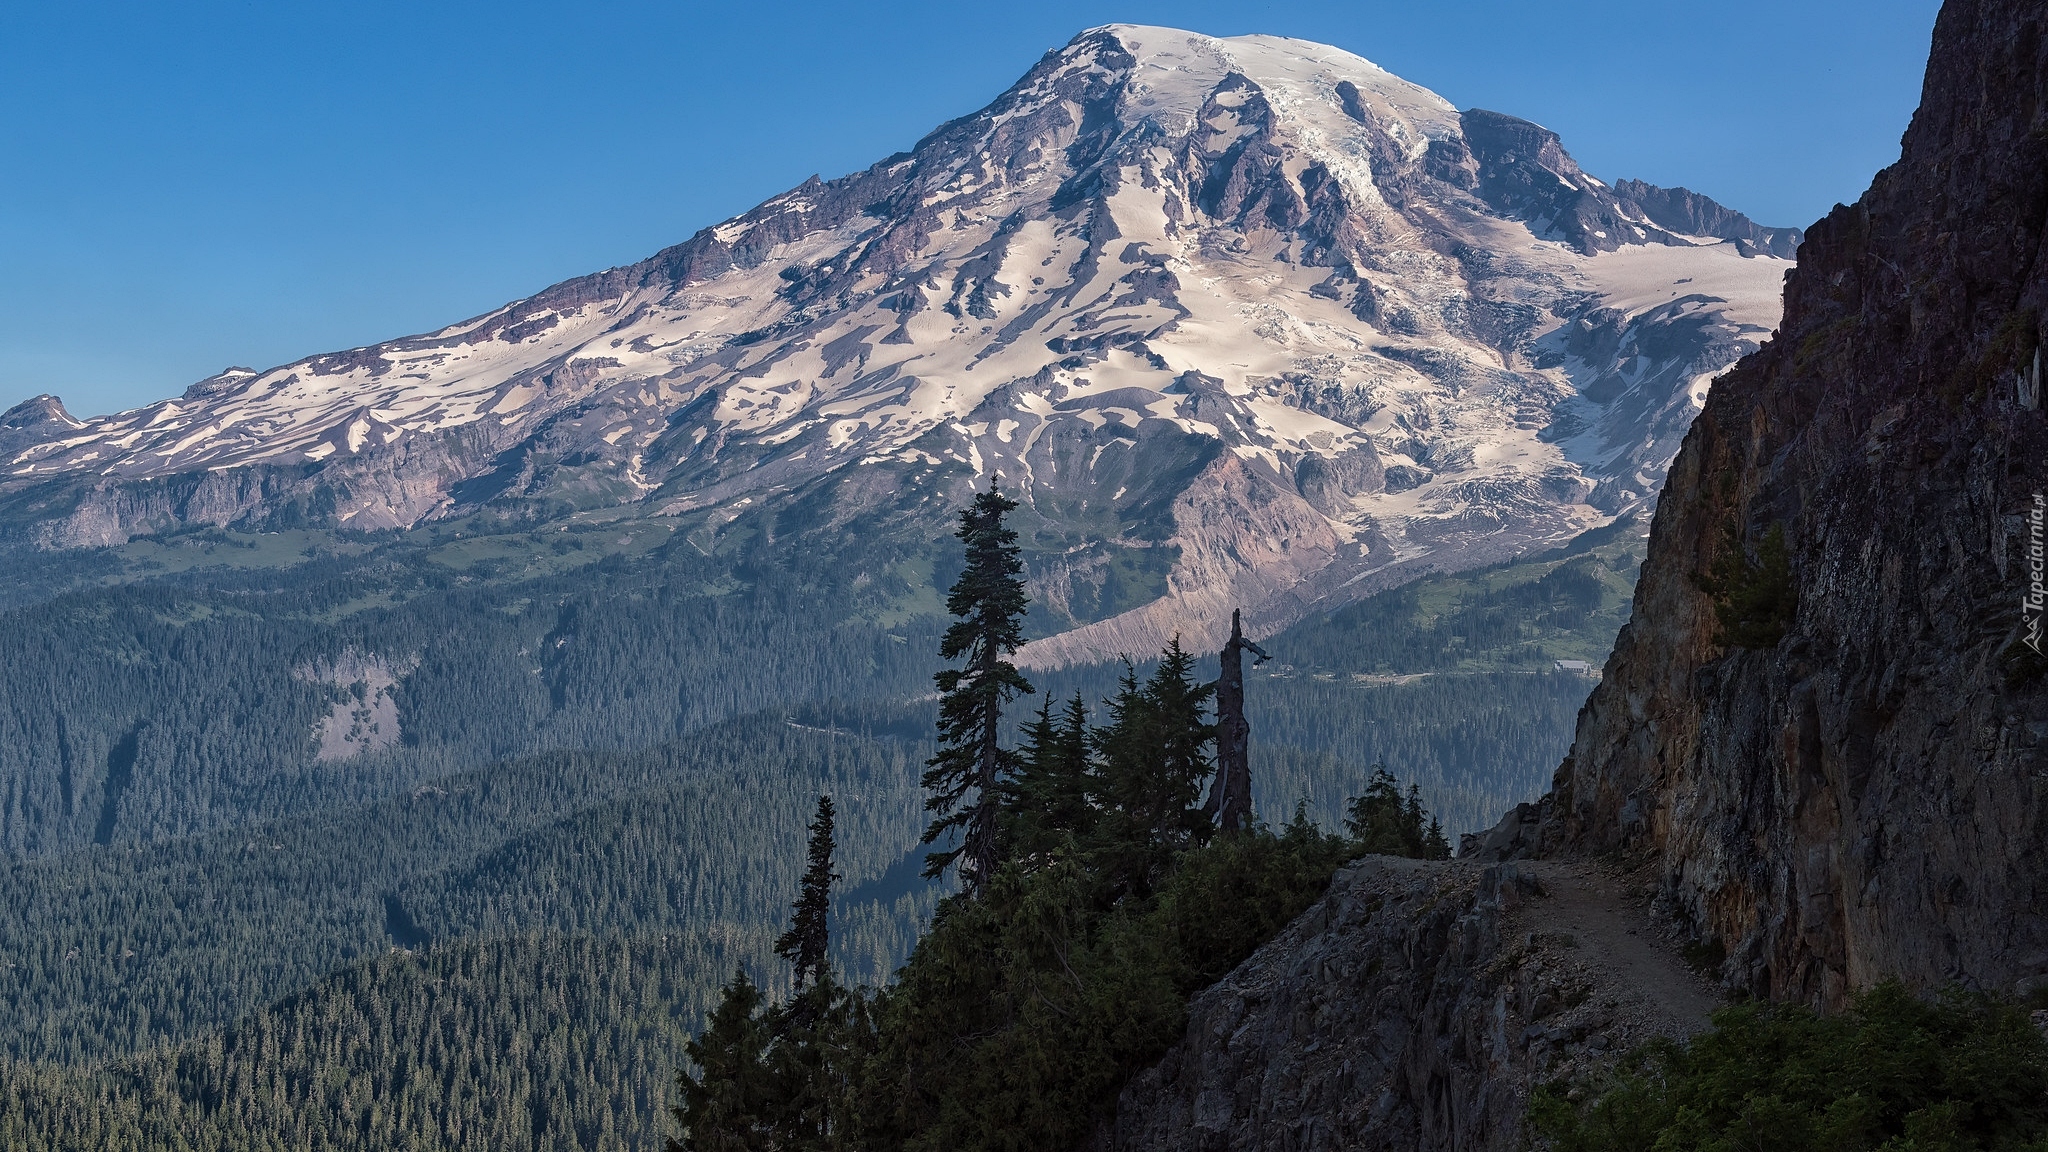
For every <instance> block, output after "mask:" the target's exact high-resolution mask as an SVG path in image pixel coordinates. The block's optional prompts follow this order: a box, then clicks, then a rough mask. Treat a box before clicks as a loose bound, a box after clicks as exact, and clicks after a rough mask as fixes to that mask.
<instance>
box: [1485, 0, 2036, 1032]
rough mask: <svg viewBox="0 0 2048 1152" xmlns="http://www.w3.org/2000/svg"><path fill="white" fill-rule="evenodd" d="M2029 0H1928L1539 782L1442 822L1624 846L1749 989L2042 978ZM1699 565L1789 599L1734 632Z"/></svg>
mask: <svg viewBox="0 0 2048 1152" xmlns="http://www.w3.org/2000/svg"><path fill="white" fill-rule="evenodd" d="M2044 22H2048V12H2044V10H2043V8H2042V7H2041V6H2040V5H2039V4H2036V3H2024V2H2020V0H1951V2H1950V3H1949V4H1947V5H1946V6H1945V7H1944V8H1943V10H1942V13H1941V16H1940V19H1939V21H1938V22H1937V24H1936V27H1935V36H1934V47H1933V53H1932V56H1931V58H1930V61H1929V65H1928V72H1927V80H1926V85H1925V89H1924V92H1923V95H1922V102H1921V106H1920V109H1919V111H1918V113H1917V114H1916V115H1915V116H1914V118H1913V123H1912V126H1911V128H1910V129H1909V130H1908V131H1907V133H1906V136H1905V140H1904V148H1903V152H1902V155H1901V158H1900V160H1899V162H1898V163H1897V164H1896V165H1894V166H1893V167H1891V168H1889V169H1887V170H1885V171H1884V172H1883V173H1881V174H1879V176H1878V177H1877V179H1876V181H1875V182H1874V183H1873V184H1872V186H1871V188H1870V191H1869V192H1868V193H1867V194H1865V196H1864V197H1863V198H1862V199H1861V200H1860V201H1859V202H1858V203H1856V204H1855V205H1852V206H1848V207H1838V208H1837V209H1836V210H1835V211H1834V212H1833V213H1831V214H1830V215H1829V216H1828V218H1827V219H1825V220H1823V221H1822V222H1820V223H1819V224H1817V225H1815V226H1814V228H1813V229H1812V230H1811V231H1810V232H1809V233H1808V235H1807V239H1806V243H1805V245H1804V247H1803V248H1801V250H1800V254H1799V266H1798V269H1797V271H1796V272H1794V273H1793V274H1792V276H1791V277H1790V278H1789V280H1788V282H1787V285H1786V299H1785V318H1784V322H1783V326H1782V327H1781V329H1780V331H1779V333H1778V335H1777V337H1776V338H1775V339H1774V340H1772V341H1771V342H1770V343H1769V344H1768V345H1767V346H1766V347H1765V348H1764V349H1763V350H1762V351H1760V352H1758V353H1757V354H1756V355H1754V356H1752V357H1750V358H1749V359H1748V360H1746V361H1744V363H1743V364H1742V365H1741V366H1740V367H1739V368H1737V369H1736V370H1735V371H1734V372H1731V373H1730V374H1729V375H1727V376H1725V377H1723V378H1722V379H1721V380H1720V381H1719V382H1718V383H1717V384H1716V385H1715V387H1714V391H1713V394H1712V396H1711V397H1710V398H1709V399H1708V401H1707V404H1706V408H1705V410H1704V411H1703V412H1702V414H1701V415H1700V417H1699V419H1698V421H1697V422H1696V423H1695V424H1694V425H1693V428H1692V430H1691V432H1690V433H1689V434H1688V436H1687V438H1686V441H1685V445H1684V448H1683V449H1682V450H1681V452H1680V453H1679V456H1678V458H1677V461H1676V463H1675V464H1674V465H1673V468H1672V471H1671V474H1670V480H1669V483H1668V485H1667V486H1666V488H1665V489H1664V493H1663V496H1662V498H1661V500H1660V501H1659V503H1658V507H1657V515H1656V523H1655V527H1654V529H1653V532H1652V535H1651V540H1650V552H1649V560H1648V562H1647V563H1646V564H1645V565H1644V567H1643V573H1642V577H1641V583H1640V584H1639V586H1638V588H1637V593H1636V605H1635V618H1634V620H1633V622H1631V623H1630V624H1629V626H1628V627H1627V628H1626V629H1625V630H1624V631H1623V633H1622V635H1621V638H1620V640H1619V642H1618V644H1617V646H1616V649H1615V652H1614V655H1613V657H1612V658H1611V659H1610V660H1609V662H1608V665H1607V669H1606V675H1605V678H1604V679H1603V681H1602V683H1601V685H1600V686H1599V688H1598V689H1596V690H1595V692H1594V694H1593V696H1592V699H1591V700H1590V701H1589V702H1588V704H1587V706H1586V709H1585V711H1584V713H1583V714H1582V715H1581V717H1580V720H1579V728H1578V734H1577V738H1576V741H1575V743H1574V745H1573V747H1572V751H1571V755H1570V757H1569V758H1568V759H1567V760H1566V761H1565V763H1564V765H1563V766H1562V767H1561V768H1560V769H1559V770H1558V773H1557V778H1556V782H1555V788H1554V791H1553V792H1552V794H1551V795H1550V796H1548V797H1547V798H1545V799H1544V801H1543V802H1542V803H1541V804H1540V805H1534V806H1529V807H1527V808H1525V809H1524V810H1523V811H1520V812H1518V813H1515V814H1514V815H1512V816H1510V818H1509V819H1508V821H1506V822H1505V823H1504V824H1503V825H1502V826H1501V827H1500V828H1498V829H1496V830H1495V831H1494V832H1493V833H1492V834H1490V835H1488V836H1486V837H1483V838H1479V839H1476V840H1474V841H1473V842H1472V844H1471V847H1472V849H1473V850H1474V851H1476V852H1480V853H1483V854H1489V855H1517V854H1524V855H1526V854H1531V853H1534V854H1541V855H1559V854H1573V853H1605V852H1621V853H1629V854H1638V855H1640V856H1641V857H1643V858H1646V859H1648V860H1650V861H1653V862H1654V866H1655V867H1656V869H1657V871H1658V873H1659V875H1660V876H1661V886H1662V889H1663V892H1664V895H1665V898H1666V899H1667V901H1668V902H1669V903H1670V905H1671V907H1672V908H1673V909H1674V910H1675V911H1676V912H1677V913H1678V914H1679V915H1681V916H1683V917H1685V918H1686V919H1688V920H1689V921H1690V922H1691V924H1692V925H1693V926H1694V931H1695V932H1696V934H1697V935H1698V936H1699V937H1700V938H1701V939H1703V940H1711V941H1715V942H1718V943H1720V944H1722V945H1723V946H1724V947H1725V949H1726V953H1727V962H1726V966H1725V969H1724V972H1723V975H1724V976H1725V978H1726V979H1727V980H1728V981H1729V982H1730V983H1731V984H1733V985H1735V986H1737V987H1738V988H1741V989H1743V990H1745V991H1748V992H1750V993H1753V994H1756V995H1761V996H1770V997H1774V998H1779V999H1790V1000H1800V1001H1809V1002H1813V1003H1817V1004H1823V1005H1831V1004H1838V1003H1840V1002H1841V1001H1842V1000H1843V998H1844V997H1845V996H1846V995H1847V994H1848V993H1850V992H1851V991H1852V990H1854V989H1856V988H1858V987H1861V986H1864V985H1868V984H1869V983H1871V982H1873V981H1876V980H1879V979H1881V978H1884V977H1887V976H1899V977H1903V978H1904V979H1906V980H1908V981H1910V982H1911V983H1913V984H1914V985H1917V986H1919V987H1923V988H1932V987H1938V986H1941V985H1943V984H1946V983H1949V982H1952V981H1960V982H1962V983H1964V984H1968V985H1975V986H1980V987H1985V988H1991V989H1998V990H2006V991H2011V990H2015V989H2024V988H2026V987H2029V986H2032V985H2034V984H2037V983H2039V982H2041V981H2043V980H2044V979H2048V820H2044V816H2048V809H2044V801H2048V792H2044V774H2048V748H2044V741H2048V680H2044V679H2043V671H2044V669H2048V661H2044V660H2043V659H2042V657H2041V655H2040V653H2039V651H2038V647H2039V645H2040V638H2039V626H2040V620H2041V616H2042V609H2041V607H2040V604H2041V596H2040V592H2039V588H2040V583H2039V580H2040V571H2041V558H2040V557H2041V548H2042V545H2041V539H2042V537H2041V528H2040V527H2039V525H2040V516H2041V512H2040V511H2038V509H2040V508H2041V507H2042V493H2043V492H2044V490H2048V413H2044V412H2042V411H2041V410H2040V408H2039V399H2038V396H2039V393H2038V384H2037V383H2036V381H2038V371H2039V369H2038V362H2039V356H2040V353H2039V350H2038V349H2039V344H2040V342H2041V334H2042V330H2043V326H2044V319H2048V263H2044V262H2043V260H2042V255H2043V250H2042V246H2043V241H2044V239H2048V233H2044V217H2048V38H2044V35H2043V32H2044V27H2043V25H2044ZM1774 531H1775V532H1780V533H1782V536H1783V540H1784V541H1785V544H1786V546H1787V549H1786V551H1787V554H1788V555H1789V561H1790V578H1789V580H1787V581H1784V582H1783V583H1784V584H1785V585H1786V587H1784V588H1781V589H1771V588H1763V587H1759V586H1758V584H1759V582H1760V581H1767V580H1769V579H1770V577H1769V576H1768V574H1767V571H1766V569H1767V566H1766V565H1764V563H1763V559H1764V558H1763V555H1762V552H1763V549H1764V547H1765V542H1766V541H1767V540H1768V539H1770V538H1771V534H1772V533H1773V532H1774ZM1737 549H1740V550H1741V554H1742V560H1743V562H1741V563H1737V562H1736V556H1735V550H1737ZM1717 557H1719V558H1722V559H1721V560H1720V568H1719V569H1718V571H1717V569H1716V561H1717ZM1717 577H1718V578H1719V579H1718V581H1717ZM1731 580H1732V581H1733V586H1732V591H1731V584H1730V581H1731ZM1706 587H1715V588H1717V590H1718V592H1719V593H1720V597H1721V599H1720V601H1719V602H1720V603H1721V604H1725V605H1730V606H1737V607H1739V604H1738V600H1739V599H1740V598H1741V596H1742V594H1743V593H1744V592H1759V593H1762V594H1765V595H1766V596H1769V595H1776V594H1778V593H1782V592H1788V591H1790V592H1796V597H1797V605H1796V611H1795V612H1794V613H1793V614H1792V617H1791V620H1790V622H1789V627H1786V628H1783V629H1782V636H1781V637H1779V636H1777V635H1774V634H1773V629H1764V630H1762V632H1761V633H1759V631H1758V630H1756V629H1749V630H1748V631H1749V633H1750V634H1749V635H1747V636H1744V635H1742V634H1741V633H1740V632H1738V631H1733V630H1727V629H1724V628H1723V621H1722V620H1721V619H1719V618H1718V616H1717V611H1716V606H1717V601H1716V598H1715V597H1714V596H1710V595H1709V594H1708V593H1707V592H1706V591H1703V588H1706ZM1774 641H1775V642H1774ZM1738 643H1740V644H1747V645H1748V646H1747V647H1737V646H1736V645H1737V644H1738Z"/></svg>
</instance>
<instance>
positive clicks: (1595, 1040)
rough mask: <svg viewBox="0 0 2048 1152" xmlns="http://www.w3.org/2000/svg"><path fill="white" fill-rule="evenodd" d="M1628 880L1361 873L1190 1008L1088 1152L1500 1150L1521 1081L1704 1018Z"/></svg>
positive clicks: (1401, 864) (1393, 870)
mask: <svg viewBox="0 0 2048 1152" xmlns="http://www.w3.org/2000/svg"><path fill="white" fill-rule="evenodd" d="M1650 894H1651V889H1649V888H1647V887H1645V886H1644V885H1643V884H1642V883H1641V881H1640V880H1639V879H1637V878H1633V877H1628V876H1622V875H1616V874H1613V873H1609V872H1606V871H1603V870H1601V869H1600V868H1598V867H1595V866H1593V865H1589V864H1567V863H1562V862H1550V861H1546V862H1535V863H1531V862H1524V863H1521V864H1504V865H1494V866H1492V867H1486V866H1482V865H1478V864H1474V863H1470V862H1462V861H1460V862H1445V863H1425V862H1423V861H1418V860H1400V859H1394V858H1390V857H1377V856H1375V857H1367V858H1365V859H1364V860H1362V861H1360V862H1359V863H1357V864H1354V865H1352V866H1351V867H1349V868H1346V869H1345V870H1344V871H1342V872H1340V873H1339V874H1338V876H1337V878H1336V880H1334V881H1333V882H1332V883H1331V885H1330V891H1329V893H1328V894H1327V895H1326V896H1325V897H1324V898H1323V899H1322V901H1321V902H1319V903H1318V904H1317V905H1316V906H1315V907H1313V908H1311V909H1310V910H1309V911H1308V912H1306V913H1304V914H1303V915H1302V916H1301V917H1300V918H1299V919H1297V920H1296V921H1295V922H1294V923H1293V924H1291V925H1289V926H1288V928H1287V930H1286V931H1285V932H1284V933H1282V934H1281V935H1280V936H1279V937H1278V938H1276V939H1274V940H1273V941H1272V942H1270V943H1268V944H1267V945H1266V946H1265V947H1264V948H1262V949H1260V950H1259V952H1258V953H1256V954H1255V955H1254V956H1253V957H1252V958H1251V959H1250V960H1248V961H1246V962H1245V963H1244V964H1243V965H1241V966H1239V968H1238V969H1237V970H1236V971H1234V972H1232V973H1231V974H1230V975H1229V976H1228V977H1226V978H1225V979H1224V980H1223V981H1221V982H1219V983H1218V984H1216V985H1215V986H1213V987H1211V988H1209V989H1208V990H1207V991H1205V992H1203V993H1202V994H1201V995H1200V996H1198V997H1197V998H1196V999H1195V1001H1194V1003H1193V1004H1192V1005H1191V1006H1190V1009H1189V1014H1188V1015H1189V1019H1188V1029H1187V1034H1186V1039H1185V1040H1184V1041H1183V1042H1182V1043H1181V1044H1180V1045H1179V1046H1178V1047H1177V1048H1175V1049H1174V1050H1173V1051H1172V1052H1171V1053H1169V1054H1168V1056H1167V1057H1166V1059H1164V1060H1163V1061H1161V1062H1160V1063H1159V1064H1158V1065H1157V1066H1156V1067H1154V1068H1152V1069H1150V1070H1148V1071H1146V1072H1145V1073H1143V1074H1142V1075H1140V1076H1138V1077H1137V1078H1135V1079H1134V1080H1133V1081H1132V1082H1131V1083H1130V1084H1129V1085H1127V1086H1126V1087H1125V1089H1124V1092H1123V1096H1122V1099H1121V1100H1120V1101H1119V1107H1118V1110H1117V1115H1116V1118H1115V1120H1114V1121H1113V1122H1112V1123H1111V1124H1110V1125H1108V1126H1106V1127H1105V1128H1104V1129H1103V1130H1102V1131H1101V1132H1099V1133H1098V1134H1097V1138H1096V1140H1095V1146H1096V1147H1097V1148H1099V1149H1103V1150H1107V1149H1118V1150H1132V1152H1135V1150H1139V1149H1158V1150H1160V1152H1165V1150H1167V1149H1175V1150H1181V1149H1192V1150H1198V1152H1223V1150H1226V1149H1227V1150H1233V1152H1234V1150H1238V1149H1247V1150H1248V1149H1258V1148H1286V1149H1290V1150H1292V1152H1322V1150H1324V1149H1330V1150H1335V1149H1348V1148H1457V1149H1497V1150H1499V1152H1512V1150H1515V1149H1519V1148H1521V1147H1522V1118H1523V1113H1524V1111H1525V1109H1526V1106H1527V1103H1528V1093H1529V1090H1530V1087H1531V1085H1532V1084H1534V1083H1537V1082H1539V1081H1540V1080H1543V1079H1548V1078H1552V1077H1555V1076H1560V1075H1566V1074H1569V1073H1571V1072H1572V1071H1574V1070H1577V1069H1580V1068H1583V1067H1585V1066H1586V1065H1587V1064H1588V1063H1589V1062H1592V1061H1598V1060H1602V1059H1604V1058H1605V1054H1607V1053H1611V1052H1614V1051H1617V1050H1619V1049H1622V1048H1626V1047H1628V1046H1631V1045H1634V1044H1636V1043H1640V1042H1641V1041H1643V1040H1646V1039H1648V1038H1649V1037H1650V1036H1653V1035H1665V1036H1680V1035H1686V1034H1689V1033H1690V1032H1692V1031H1694V1030H1696V1029H1698V1028H1699V1027H1700V1026H1702V1025H1703V1024H1704V1023H1705V1021H1706V1018H1707V1014H1708V1012H1709V1011H1710V1010H1711V1008H1712V1005H1713V1003H1714V1000H1713V996H1712V995H1711V993H1710V990H1709V987H1708V985H1707V984H1706V982H1705V981H1704V980H1702V979H1701V978H1700V977H1698V976H1697V975H1695V974H1694V973H1692V972H1690V971H1688V970H1687V969H1686V968H1685V967H1684V966H1683V965H1682V964H1681V963H1680V962H1679V960H1678V958H1677V956H1676V955H1675V953H1674V946H1673V940H1672V938H1671V933H1670V931H1669V928H1668V926H1660V925H1659V923H1658V922H1657V921H1656V920H1655V919H1654V918H1653V916H1652V915H1651V910H1650Z"/></svg>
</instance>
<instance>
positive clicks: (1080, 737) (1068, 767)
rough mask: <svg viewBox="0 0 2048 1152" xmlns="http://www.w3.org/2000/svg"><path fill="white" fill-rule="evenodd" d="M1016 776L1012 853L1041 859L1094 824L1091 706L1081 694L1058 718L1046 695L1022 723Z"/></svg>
mask: <svg viewBox="0 0 2048 1152" xmlns="http://www.w3.org/2000/svg"><path fill="white" fill-rule="evenodd" d="M1021 753H1022V754H1021V756H1020V757H1019V767H1018V770H1017V778H1016V780H1015V782H1014V783H1012V784H1011V785H1010V787H1009V790H1008V793H1009V796H1010V800H1009V803H1008V804H1007V808H1008V811H1009V816H1010V819H1009V825H1008V827H1009V833H1008V835H1009V838H1010V844H1011V850H1012V852H1013V853H1014V854H1015V855H1017V856H1020V857H1023V858H1027V859H1035V860H1036V861H1037V862H1039V863H1043V862H1044V858H1046V857H1047V856H1049V855H1050V854H1051V853H1053V852H1055V851H1057V850H1058V849H1059V848H1060V847H1061V846H1062V845H1064V844H1070V843H1073V842H1075V841H1077V840H1079V839H1080V838H1081V837H1083V836H1085V835H1086V834H1087V832H1088V830H1089V829H1090V828H1091V827H1092V826H1093V824H1094V819H1093V817H1094V809H1093V808H1091V807H1090V806H1089V804H1088V786H1089V781H1088V771H1089V761H1088V710H1087V708H1086V707H1085V706H1084V705H1083V704H1082V703H1081V697H1080V694H1079V693H1076V694H1075V695H1074V697H1073V698H1072V699H1071V700H1069V701H1067V706H1066V707H1065V708H1064V709H1063V710H1062V711H1061V714H1060V715H1059V716H1058V717H1054V715H1053V712H1052V700H1051V699H1047V700H1046V701H1045V703H1044V704H1043V705H1042V706H1041V707H1040V708H1039V710H1038V715H1037V716H1036V717H1034V718H1033V719H1032V721H1031V723H1030V724H1028V725H1026V726H1025V728H1024V745H1023V748H1022V749H1021Z"/></svg>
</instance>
